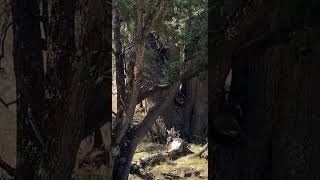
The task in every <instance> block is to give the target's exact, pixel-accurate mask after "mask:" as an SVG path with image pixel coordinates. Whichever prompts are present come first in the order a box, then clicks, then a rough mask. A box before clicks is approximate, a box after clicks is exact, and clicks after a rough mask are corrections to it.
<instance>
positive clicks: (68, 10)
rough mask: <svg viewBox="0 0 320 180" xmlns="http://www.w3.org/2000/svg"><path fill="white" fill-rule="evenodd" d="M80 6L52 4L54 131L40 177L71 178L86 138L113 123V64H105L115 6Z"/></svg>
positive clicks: (51, 111) (98, 3)
mask: <svg viewBox="0 0 320 180" xmlns="http://www.w3.org/2000/svg"><path fill="white" fill-rule="evenodd" d="M80 4H82V5H84V4H85V6H81V7H80V8H79V9H78V10H77V11H75V9H74V7H75V6H74V2H73V1H68V2H66V1H60V0H55V1H52V4H51V5H52V7H51V15H50V27H49V34H48V35H49V37H48V38H49V48H48V50H49V60H48V62H49V64H48V72H47V77H48V80H49V83H51V84H49V86H48V87H47V88H48V91H49V92H50V95H53V96H51V97H49V98H51V99H49V105H50V106H49V118H50V120H51V121H52V122H53V124H52V125H53V127H52V126H51V127H52V128H55V130H51V131H49V132H48V133H50V134H49V135H50V136H49V137H50V139H49V140H48V143H47V146H46V151H45V155H44V156H43V157H42V158H41V163H40V166H39V169H38V172H37V174H36V177H35V179H41V180H44V179H48V180H49V179H50V180H51V179H52V180H53V179H61V180H69V179H70V178H71V172H72V169H73V168H74V163H75V157H76V154H77V151H78V148H79V144H80V141H81V140H82V138H83V137H84V136H85V135H86V134H87V133H90V132H93V131H94V130H95V129H96V127H97V126H99V125H101V123H103V122H104V123H105V122H108V121H110V120H111V117H109V116H110V114H111V113H110V112H109V111H108V110H106V109H108V106H109V104H110V97H111V94H108V93H106V92H108V90H109V91H111V89H110V87H109V85H110V84H111V78H109V77H111V73H109V72H111V71H110V69H111V63H110V62H108V61H106V59H107V58H108V57H109V56H108V53H107V52H108V51H107V50H108V49H107V48H109V45H110V42H109V41H108V39H107V38H108V35H109V34H108V32H110V30H111V29H110V30H109V29H108V28H109V27H108V25H110V23H111V21H110V20H109V19H108V17H109V15H107V12H110V11H108V8H110V7H107V3H106V2H104V1H86V0H84V1H81V3H80ZM109 10H110V9H109ZM108 30H109V31H108ZM76 51H77V52H78V54H79V53H80V54H79V56H75V54H76V53H75V52H76ZM109 109H111V108H109ZM109 118H110V119H109ZM109 133H111V130H110V131H109Z"/></svg>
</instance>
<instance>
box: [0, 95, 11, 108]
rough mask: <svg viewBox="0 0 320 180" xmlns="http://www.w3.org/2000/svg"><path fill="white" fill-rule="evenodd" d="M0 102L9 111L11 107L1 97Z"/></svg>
mask: <svg viewBox="0 0 320 180" xmlns="http://www.w3.org/2000/svg"><path fill="white" fill-rule="evenodd" d="M0 102H1V104H2V105H3V106H4V107H6V108H7V109H9V106H8V105H7V103H6V102H5V101H4V100H3V99H2V98H1V97H0Z"/></svg>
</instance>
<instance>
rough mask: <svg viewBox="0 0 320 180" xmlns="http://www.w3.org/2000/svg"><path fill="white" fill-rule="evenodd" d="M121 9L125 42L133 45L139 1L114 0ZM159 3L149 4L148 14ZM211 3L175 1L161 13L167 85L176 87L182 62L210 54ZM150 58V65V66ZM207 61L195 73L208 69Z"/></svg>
mask: <svg viewBox="0 0 320 180" xmlns="http://www.w3.org/2000/svg"><path fill="white" fill-rule="evenodd" d="M113 3H114V4H115V5H116V6H117V7H118V8H119V10H120V12H121V19H122V29H121V33H122V42H123V44H124V45H125V44H128V43H129V42H132V36H133V35H134V33H135V32H134V21H135V13H136V7H135V1H134V0H114V1H113ZM154 3H155V0H146V1H145V9H146V13H148V12H150V11H151V10H152V8H153V7H152V6H153V4H154ZM207 3H208V2H207V0H174V1H170V2H169V4H168V6H166V8H165V9H164V11H163V12H162V13H161V15H160V17H159V19H158V22H157V23H156V27H155V31H156V33H157V34H158V35H159V37H160V41H161V42H162V44H164V45H165V46H166V47H167V48H169V54H168V59H167V63H166V64H165V65H164V67H163V76H164V79H163V81H164V82H166V83H172V82H173V81H174V80H175V79H176V78H177V77H178V76H179V72H180V70H181V65H182V62H183V61H184V60H185V59H187V58H188V57H189V56H190V55H192V54H193V53H195V52H198V51H202V52H205V53H206V52H207V44H208V41H207V39H208V37H207V34H208V30H207V29H208V19H207V16H208V8H207V7H208V4H207ZM148 58H150V56H146V63H148ZM207 64H208V60H207V58H204V59H203V60H202V62H201V63H200V64H198V65H196V66H195V70H199V69H206V67H207Z"/></svg>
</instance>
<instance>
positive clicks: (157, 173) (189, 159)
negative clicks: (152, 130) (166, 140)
mask: <svg viewBox="0 0 320 180" xmlns="http://www.w3.org/2000/svg"><path fill="white" fill-rule="evenodd" d="M189 147H190V150H191V151H192V152H195V153H197V152H200V151H201V150H202V149H203V146H200V145H195V144H189ZM159 151H160V152H164V151H165V146H164V145H161V144H157V143H153V142H148V141H147V140H144V141H143V142H142V143H141V144H139V146H138V148H137V150H136V153H135V155H134V157H133V160H134V161H135V160H139V159H140V158H141V157H148V156H150V155H151V154H154V153H157V152H159ZM205 156H207V152H205V153H203V155H202V156H201V157H199V156H194V154H190V155H187V156H184V157H181V158H179V159H176V160H170V159H167V160H166V161H164V162H161V163H160V164H158V165H155V166H153V167H147V168H146V169H145V170H146V171H147V172H148V173H152V174H153V176H154V177H155V179H165V176H164V175H163V173H168V172H176V173H177V175H179V176H181V177H183V179H192V180H197V179H208V161H207V160H206V159H205V158H203V157H205ZM187 171H191V172H198V173H199V175H198V176H197V177H196V176H195V175H192V176H191V177H184V174H185V172H187ZM130 179H131V180H139V179H141V178H139V177H137V176H134V175H130V176H129V180H130Z"/></svg>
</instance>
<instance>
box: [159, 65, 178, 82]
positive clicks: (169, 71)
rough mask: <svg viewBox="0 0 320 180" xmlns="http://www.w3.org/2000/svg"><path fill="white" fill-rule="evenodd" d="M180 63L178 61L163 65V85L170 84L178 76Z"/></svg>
mask: <svg viewBox="0 0 320 180" xmlns="http://www.w3.org/2000/svg"><path fill="white" fill-rule="evenodd" d="M181 65H182V63H181V62H180V61H171V62H168V63H166V64H165V67H164V79H163V81H164V82H163V83H165V84H167V83H169V84H172V83H173V82H174V80H175V79H176V78H177V77H178V76H179V72H180V69H181Z"/></svg>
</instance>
